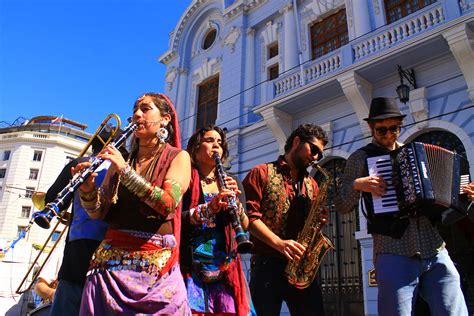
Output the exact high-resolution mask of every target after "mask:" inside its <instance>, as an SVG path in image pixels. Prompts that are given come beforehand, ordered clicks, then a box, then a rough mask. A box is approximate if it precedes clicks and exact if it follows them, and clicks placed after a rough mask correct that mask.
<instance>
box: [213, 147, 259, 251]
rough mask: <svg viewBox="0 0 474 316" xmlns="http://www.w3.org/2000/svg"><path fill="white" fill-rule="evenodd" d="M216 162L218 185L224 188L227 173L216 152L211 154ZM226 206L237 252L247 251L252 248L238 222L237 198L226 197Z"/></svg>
mask: <svg viewBox="0 0 474 316" xmlns="http://www.w3.org/2000/svg"><path fill="white" fill-rule="evenodd" d="M212 157H213V158H214V160H215V162H216V171H217V180H218V181H219V187H220V188H222V189H226V188H227V187H226V184H225V181H224V178H225V177H226V176H227V174H226V173H225V171H224V167H223V166H222V161H221V157H220V156H219V154H218V153H216V152H215V153H214V154H213V156H212ZM227 202H228V206H227V210H228V213H229V215H230V220H231V224H232V228H233V229H234V231H235V241H236V242H237V252H239V253H249V252H250V251H251V250H252V248H253V243H252V242H251V241H250V240H249V238H248V236H247V234H246V233H245V232H244V229H243V228H242V224H241V223H240V217H239V215H238V214H237V212H238V209H239V206H238V205H237V199H236V198H235V196H231V197H229V198H228V201H227Z"/></svg>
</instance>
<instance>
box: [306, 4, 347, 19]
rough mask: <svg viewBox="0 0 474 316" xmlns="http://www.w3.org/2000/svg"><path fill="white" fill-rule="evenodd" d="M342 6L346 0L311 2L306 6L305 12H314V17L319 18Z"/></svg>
mask: <svg viewBox="0 0 474 316" xmlns="http://www.w3.org/2000/svg"><path fill="white" fill-rule="evenodd" d="M341 4H344V0H332V1H324V0H316V1H315V0H311V1H309V2H308V3H307V4H306V5H305V6H304V9H303V12H307V11H313V16H315V17H319V16H320V15H322V14H324V13H326V12H328V11H331V10H333V9H335V8H337V7H339V6H340V5H341Z"/></svg>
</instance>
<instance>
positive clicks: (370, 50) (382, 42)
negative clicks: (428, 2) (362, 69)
mask: <svg viewBox="0 0 474 316" xmlns="http://www.w3.org/2000/svg"><path fill="white" fill-rule="evenodd" d="M444 21H445V15H444V8H443V4H442V3H438V2H437V4H436V5H434V6H428V7H426V8H423V9H421V10H418V11H416V12H415V13H413V14H410V15H409V16H407V17H405V18H404V19H401V20H400V21H397V22H395V23H392V24H389V25H387V26H386V27H384V28H383V29H382V30H380V31H378V32H377V34H375V35H373V36H371V37H369V38H365V39H363V40H361V41H357V42H356V43H355V44H352V50H353V52H354V61H357V60H359V59H361V58H364V57H367V56H370V55H372V54H375V53H377V52H379V51H381V50H382V49H384V48H386V47H392V46H396V45H397V44H398V43H400V42H401V41H403V40H405V39H407V38H409V37H413V36H416V35H417V34H420V33H422V32H424V31H425V30H428V29H432V28H434V27H436V26H438V25H440V24H441V23H443V22H444Z"/></svg>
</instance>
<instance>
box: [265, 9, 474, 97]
mask: <svg viewBox="0 0 474 316" xmlns="http://www.w3.org/2000/svg"><path fill="white" fill-rule="evenodd" d="M468 11H474V0H440V1H438V2H436V3H433V4H431V5H429V6H426V7H425V8H422V9H420V10H418V11H416V12H414V13H412V14H410V15H408V16H406V17H404V18H403V19H400V20H398V21H396V22H394V23H391V24H388V25H385V26H383V27H381V28H379V29H377V30H374V31H372V32H371V33H369V34H367V35H366V36H363V37H361V38H358V39H357V40H354V41H351V42H350V43H348V44H346V45H344V46H342V47H340V48H339V49H337V50H335V51H332V52H331V53H329V54H327V55H325V56H322V57H321V58H318V59H315V60H312V61H310V62H309V63H307V64H305V65H304V66H303V71H301V69H300V68H295V69H293V70H291V71H290V72H288V73H286V74H283V75H281V76H280V77H279V78H277V79H276V80H274V81H272V82H270V83H269V84H268V86H267V89H266V98H267V99H266V101H270V100H272V99H274V98H276V97H279V96H283V95H285V94H287V93H289V92H290V91H292V90H295V89H298V88H300V87H302V86H305V85H307V84H310V83H314V82H316V81H318V80H320V79H322V78H323V77H325V76H327V75H329V74H333V73H337V72H340V71H342V70H344V69H345V68H347V67H350V66H352V65H354V64H357V63H359V62H361V61H362V60H363V59H366V58H368V57H371V56H374V55H377V54H380V53H381V52H382V51H383V50H386V49H388V48H393V47H396V46H398V45H400V44H401V43H402V42H404V41H406V40H410V39H412V38H416V37H417V36H420V35H421V34H422V33H424V32H427V31H430V30H432V29H434V28H436V27H439V26H440V25H442V24H445V23H446V22H447V21H451V20H453V19H455V18H457V17H459V15H460V14H461V15H462V14H467V13H468ZM302 76H303V77H302Z"/></svg>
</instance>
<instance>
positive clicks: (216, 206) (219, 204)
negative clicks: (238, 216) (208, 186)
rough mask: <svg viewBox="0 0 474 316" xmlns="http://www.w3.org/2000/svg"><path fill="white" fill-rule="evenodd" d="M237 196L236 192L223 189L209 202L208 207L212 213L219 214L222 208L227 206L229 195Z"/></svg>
mask: <svg viewBox="0 0 474 316" xmlns="http://www.w3.org/2000/svg"><path fill="white" fill-rule="evenodd" d="M232 196H235V192H234V191H231V190H229V189H222V190H220V191H219V193H217V194H216V195H215V196H214V197H213V198H212V200H211V201H210V202H209V205H208V207H209V208H210V209H211V211H212V213H214V214H217V213H219V212H220V211H221V210H222V209H225V208H227V205H228V204H229V203H228V199H229V197H232Z"/></svg>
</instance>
